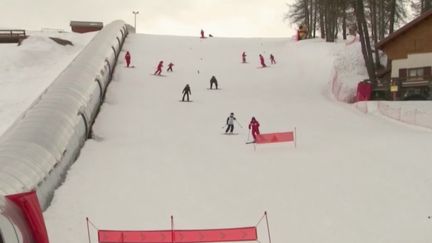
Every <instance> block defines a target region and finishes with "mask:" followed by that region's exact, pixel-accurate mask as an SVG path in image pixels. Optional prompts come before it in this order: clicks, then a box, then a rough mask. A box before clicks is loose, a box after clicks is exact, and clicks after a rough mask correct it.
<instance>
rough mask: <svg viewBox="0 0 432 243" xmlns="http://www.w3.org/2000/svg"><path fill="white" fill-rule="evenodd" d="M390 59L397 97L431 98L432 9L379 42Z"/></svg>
mask: <svg viewBox="0 0 432 243" xmlns="http://www.w3.org/2000/svg"><path fill="white" fill-rule="evenodd" d="M376 47H377V48H378V49H381V50H383V51H384V53H385V54H386V55H387V56H388V58H389V59H390V60H391V66H392V68H391V82H392V83H393V86H397V88H396V89H395V88H394V89H393V91H395V90H397V91H396V92H397V96H396V97H397V99H401V100H408V99H432V10H429V11H427V12H425V13H423V14H422V15H421V16H419V17H418V18H416V19H414V20H413V21H411V22H409V23H408V24H406V25H405V26H403V27H402V28H400V29H398V30H397V31H395V32H393V33H392V34H390V35H389V36H388V37H387V38H385V39H383V40H382V41H380V42H379V43H378V44H377V46H376Z"/></svg>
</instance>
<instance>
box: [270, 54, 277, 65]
mask: <svg viewBox="0 0 432 243" xmlns="http://www.w3.org/2000/svg"><path fill="white" fill-rule="evenodd" d="M270 62H271V64H276V60H275V58H274V56H273V54H270Z"/></svg>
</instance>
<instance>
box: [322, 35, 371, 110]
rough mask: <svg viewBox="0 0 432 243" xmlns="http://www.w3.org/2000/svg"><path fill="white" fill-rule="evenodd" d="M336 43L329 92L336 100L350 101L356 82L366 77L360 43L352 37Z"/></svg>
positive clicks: (354, 92)
mask: <svg viewBox="0 0 432 243" xmlns="http://www.w3.org/2000/svg"><path fill="white" fill-rule="evenodd" d="M336 45H337V48H335V49H334V53H333V54H334V56H335V61H334V70H333V73H332V78H331V81H330V86H331V92H332V93H333V95H334V97H335V98H336V99H337V100H339V101H343V102H347V103H352V102H354V97H355V94H356V89H357V84H358V82H359V81H362V80H364V79H366V78H367V77H368V76H367V70H366V68H365V65H364V59H363V54H362V52H361V44H360V42H359V41H358V40H357V38H355V37H354V38H351V40H347V41H346V42H339V43H337V44H336Z"/></svg>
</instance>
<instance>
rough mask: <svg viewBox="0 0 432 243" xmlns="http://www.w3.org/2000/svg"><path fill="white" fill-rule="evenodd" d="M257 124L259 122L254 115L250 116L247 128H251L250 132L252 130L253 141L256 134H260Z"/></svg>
mask: <svg viewBox="0 0 432 243" xmlns="http://www.w3.org/2000/svg"><path fill="white" fill-rule="evenodd" d="M259 126H260V124H259V122H258V121H257V120H256V119H255V117H252V120H251V121H250V123H249V130H251V129H252V131H251V132H252V137H253V138H254V141H255V139H256V135H257V134H260V131H259Z"/></svg>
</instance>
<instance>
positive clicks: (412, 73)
mask: <svg viewBox="0 0 432 243" xmlns="http://www.w3.org/2000/svg"><path fill="white" fill-rule="evenodd" d="M423 76H424V68H410V69H408V77H409V78H420V77H423Z"/></svg>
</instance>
